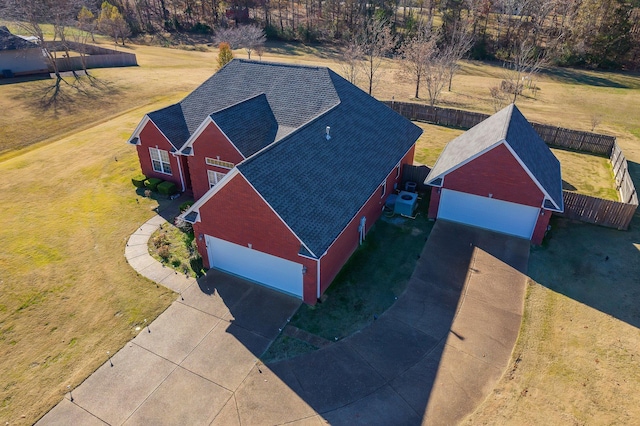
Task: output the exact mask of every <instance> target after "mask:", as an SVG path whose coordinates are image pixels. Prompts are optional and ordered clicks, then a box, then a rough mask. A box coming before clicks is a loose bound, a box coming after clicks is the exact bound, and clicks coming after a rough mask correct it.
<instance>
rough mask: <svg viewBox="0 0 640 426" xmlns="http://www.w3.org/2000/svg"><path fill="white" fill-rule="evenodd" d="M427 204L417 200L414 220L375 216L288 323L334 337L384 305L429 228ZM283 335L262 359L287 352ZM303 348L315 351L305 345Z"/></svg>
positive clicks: (399, 288)
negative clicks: (317, 294) (319, 292)
mask: <svg viewBox="0 0 640 426" xmlns="http://www.w3.org/2000/svg"><path fill="white" fill-rule="evenodd" d="M427 206H428V202H427V200H426V199H425V200H422V201H421V204H420V207H419V214H418V217H417V218H416V219H414V220H412V219H406V218H402V217H400V216H398V215H396V216H394V217H384V216H383V217H382V218H381V219H380V220H378V222H376V224H375V225H374V227H373V228H372V229H371V231H370V232H369V233H368V234H367V238H366V240H365V242H364V244H363V245H362V246H361V247H359V248H358V249H357V250H356V252H355V253H354V254H353V255H352V256H351V258H350V259H349V260H348V262H347V263H346V265H345V266H344V267H343V269H342V270H341V271H340V273H339V274H338V276H337V277H336V279H335V280H334V281H333V283H332V284H331V286H330V287H329V289H328V290H327V292H326V293H325V294H324V295H323V296H322V303H318V304H316V305H315V306H309V305H302V306H301V307H300V308H299V309H298V311H297V312H296V314H295V315H294V316H293V318H292V319H291V324H292V325H294V326H296V327H298V328H300V329H302V330H305V331H307V332H309V333H312V334H315V335H317V336H320V337H323V338H324V339H327V340H330V341H335V340H336V339H338V340H339V339H342V338H344V337H347V336H349V335H351V334H352V333H354V332H356V331H358V330H361V329H362V328H364V327H366V326H367V325H368V324H370V323H371V322H372V321H374V318H375V316H378V315H381V314H382V313H383V312H384V311H385V310H387V309H388V308H389V307H390V306H391V305H392V304H393V303H394V302H395V301H396V300H397V298H398V296H400V294H402V292H403V291H404V289H405V288H406V286H407V283H408V282H409V278H410V277H411V274H412V273H413V269H414V267H415V264H416V261H417V259H418V256H419V255H420V252H421V250H422V247H423V246H424V244H425V241H426V239H427V237H428V236H429V233H430V232H431V228H432V227H433V222H430V221H429V220H428V219H427V218H426V209H427ZM285 337H286V336H282V335H281V336H280V337H279V338H278V339H277V340H276V341H275V343H274V344H273V345H272V347H271V348H270V349H269V350H268V351H267V353H266V354H265V359H269V360H275V359H284V358H286V357H287V356H288V355H287V354H288V353H285V352H283V351H285V350H287V348H288V347H289V345H291V344H292V343H290V339H289V338H287V342H289V343H287V342H282V339H284V338H285ZM294 340H295V339H294ZM303 349H305V351H307V350H315V348H314V347H310V346H303ZM296 354H297V353H296Z"/></svg>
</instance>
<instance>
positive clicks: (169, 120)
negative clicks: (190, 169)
mask: <svg viewBox="0 0 640 426" xmlns="http://www.w3.org/2000/svg"><path fill="white" fill-rule="evenodd" d="M147 115H148V116H149V118H150V119H151V120H152V121H153V122H154V123H155V125H156V126H158V128H159V129H160V131H161V132H162V133H164V135H165V136H166V137H167V138H169V141H170V142H171V143H172V144H173V146H174V147H175V148H176V149H177V150H179V149H180V148H182V146H183V145H184V143H185V142H186V141H187V139H189V136H190V133H189V129H187V125H186V123H185V121H184V115H183V114H182V107H181V106H180V104H174V105H170V106H168V107H166V108H162V109H159V110H158V111H154V112H152V113H150V114H147Z"/></svg>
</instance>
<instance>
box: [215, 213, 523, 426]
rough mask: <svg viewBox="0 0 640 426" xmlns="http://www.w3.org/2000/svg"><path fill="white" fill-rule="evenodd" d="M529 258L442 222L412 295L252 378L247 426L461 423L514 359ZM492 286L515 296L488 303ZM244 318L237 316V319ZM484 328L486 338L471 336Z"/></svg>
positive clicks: (518, 243) (241, 398)
mask: <svg viewBox="0 0 640 426" xmlns="http://www.w3.org/2000/svg"><path fill="white" fill-rule="evenodd" d="M514 245H515V247H514ZM528 250H529V243H528V242H527V241H525V240H519V239H514V238H512V237H505V236H502V235H497V234H493V233H490V232H487V231H483V230H479V229H474V228H469V227H466V226H463V225H457V224H453V223H448V222H445V221H438V222H437V223H436V225H435V226H434V229H433V231H432V233H431V235H430V237H429V240H428V241H427V243H426V245H425V247H424V249H423V251H422V255H421V258H420V261H419V262H418V265H417V267H416V269H415V271H414V274H413V276H412V278H411V280H410V282H409V284H408V286H407V289H406V290H405V293H403V295H402V296H401V297H400V298H399V299H398V301H397V302H396V303H395V304H394V305H393V306H392V307H391V308H390V309H389V310H387V312H385V313H384V314H383V315H381V316H380V318H379V319H378V320H377V321H375V322H374V323H373V324H371V325H370V326H368V327H367V328H365V329H363V330H362V331H360V332H357V333H355V334H353V335H352V336H350V337H347V338H345V339H343V340H341V341H338V342H336V343H334V344H333V345H331V346H329V347H327V348H325V349H321V350H318V351H315V352H311V353H308V354H305V355H301V356H298V357H295V358H292V359H289V360H286V361H279V362H275V363H271V364H268V365H267V366H266V367H265V369H264V370H265V371H264V372H262V371H256V370H255V369H254V370H253V371H252V372H251V373H250V374H249V376H248V377H247V379H246V380H245V381H244V382H243V384H242V385H241V386H240V388H239V389H238V390H237V392H236V395H235V397H236V402H237V406H238V415H239V418H240V420H241V422H242V423H245V422H247V421H249V417H245V416H250V420H251V421H257V422H258V423H260V424H280V423H286V422H291V421H295V420H299V419H301V418H306V417H312V416H314V415H315V413H318V414H320V416H321V417H322V418H324V419H325V420H327V421H329V422H330V423H331V424H420V423H421V422H422V421H423V420H424V421H427V422H428V423H447V424H450V423H454V422H455V421H459V420H461V419H462V418H463V417H464V416H465V415H467V414H469V413H470V412H471V411H472V410H473V408H475V406H476V405H477V404H478V403H479V402H480V401H482V399H483V398H484V397H485V396H486V394H485V390H484V389H486V388H487V386H486V384H487V383H493V382H494V381H497V380H498V378H499V377H500V376H501V374H502V372H503V371H504V369H505V368H506V366H507V363H508V361H509V357H510V354H511V351H512V348H513V344H514V343H515V339H516V337H517V333H518V330H519V327H520V319H521V315H522V306H523V297H524V287H525V286H524V284H525V281H526V277H524V276H523V275H522V274H520V272H518V271H517V270H520V271H524V270H526V266H527V259H528V256H527V255H528ZM496 264H498V265H504V267H502V266H499V267H497V268H496V267H495V265H496ZM509 264H511V265H513V267H512V266H508V265H509ZM514 268H515V269H514ZM496 269H497V270H498V271H499V273H500V274H503V273H504V274H506V275H501V276H500V277H498V278H497V279H496V280H494V281H495V283H494V282H493V281H491V280H489V281H486V282H485V281H484V278H483V276H485V275H486V276H488V277H489V276H492V275H491V274H492V271H495V270H496ZM511 276H516V277H519V278H520V279H521V282H520V283H519V284H516V283H513V282H512V281H511V280H510V277H511ZM474 277H475V278H474ZM485 286H494V288H491V289H489V290H490V293H491V292H492V291H498V292H501V293H505V287H506V288H509V287H513V291H511V292H509V291H507V292H506V294H503V295H502V296H499V295H498V296H496V297H497V298H498V299H499V298H500V297H502V298H503V299H504V300H489V301H487V300H483V295H482V293H483V287H485ZM204 291H205V292H206V291H207V290H206V289H205V290H204ZM220 294H221V296H222V298H223V299H224V297H225V295H224V294H223V292H220ZM229 296H230V297H233V296H231V295H229ZM463 304H465V306H464V309H461V307H462V306H463ZM480 305H483V306H480ZM484 305H487V306H491V307H490V308H489V309H488V310H485V309H484V308H485V306H484ZM254 309H255V308H252V307H249V306H247V307H246V310H247V311H253V310H254ZM259 310H261V307H260V306H258V308H257V309H256V311H259ZM232 311H233V309H232ZM248 313H249V312H245V313H244V314H248ZM244 314H242V315H244ZM242 315H241V314H240V312H237V315H236V320H237V321H242V319H241V317H242ZM478 326H480V327H482V328H483V329H484V332H480V333H479V334H480V336H476V337H474V338H472V337H471V335H472V334H478V333H476V332H477V330H476V329H477V328H478ZM493 326H495V327H494V328H492V327H493ZM496 335H497V337H496ZM496 339H497V340H498V342H499V344H496V343H495V340H496ZM469 345H473V347H469ZM491 345H493V346H494V348H493V349H492V348H491V347H490V346H491ZM480 352H483V354H484V355H483V354H480ZM483 356H484V358H483ZM265 374H268V375H267V376H265ZM465 381H466V382H467V383H471V384H472V386H471V387H466V385H465V384H464V383H465ZM459 383H463V385H462V386H461V385H459ZM264 395H290V397H287V398H270V397H267V398H265V397H264ZM244 407H251V408H252V410H253V411H252V413H249V412H245V411H243V409H244ZM256 413H259V414H256ZM256 416H257V417H256Z"/></svg>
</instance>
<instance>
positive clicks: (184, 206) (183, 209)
mask: <svg viewBox="0 0 640 426" xmlns="http://www.w3.org/2000/svg"><path fill="white" fill-rule="evenodd" d="M193 203H194V202H193V201H185V202H184V203H182V204H180V207H179V209H180V213H182V212H186V211H187V209H188V208H189V207H191V206H192V205H193Z"/></svg>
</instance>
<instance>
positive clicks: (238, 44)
mask: <svg viewBox="0 0 640 426" xmlns="http://www.w3.org/2000/svg"><path fill="white" fill-rule="evenodd" d="M266 40H267V37H266V35H265V33H264V30H263V29H262V28H260V27H258V26H257V25H242V26H240V27H231V28H223V29H221V30H218V32H217V33H216V36H215V42H216V43H218V44H219V43H228V44H229V46H231V48H232V49H240V48H244V49H245V50H246V51H247V55H248V57H249V59H251V52H253V51H254V50H257V49H262V48H263V47H264V43H265V41H266ZM260 56H261V55H260Z"/></svg>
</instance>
